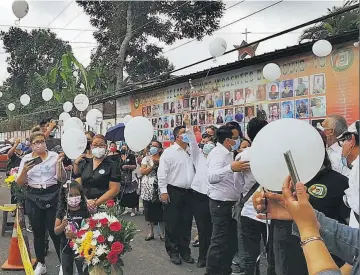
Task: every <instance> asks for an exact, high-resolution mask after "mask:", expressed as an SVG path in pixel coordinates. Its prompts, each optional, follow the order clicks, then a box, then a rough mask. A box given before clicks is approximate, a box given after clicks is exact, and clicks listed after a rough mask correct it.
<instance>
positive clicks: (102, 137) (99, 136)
mask: <svg viewBox="0 0 360 275" xmlns="http://www.w3.org/2000/svg"><path fill="white" fill-rule="evenodd" d="M97 138H98V139H102V140H103V141H104V142H106V139H105V137H104V135H100V134H97V135H95V136H94V137H93V140H94V139H97Z"/></svg>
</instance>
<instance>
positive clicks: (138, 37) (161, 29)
mask: <svg viewBox="0 0 360 275" xmlns="http://www.w3.org/2000/svg"><path fill="white" fill-rule="evenodd" d="M77 3H78V4H79V5H80V6H81V7H83V9H84V11H85V13H86V14H88V15H89V16H90V18H91V19H90V22H91V24H92V25H93V26H94V27H96V28H98V29H99V30H98V31H96V32H95V33H94V37H95V39H96V40H97V41H98V44H99V45H98V48H97V49H96V51H95V52H94V53H93V55H92V65H93V66H94V65H95V64H96V65H97V66H100V67H106V68H108V71H109V73H110V75H109V80H110V81H111V82H113V83H116V88H120V87H121V86H123V85H124V78H125V77H124V72H126V73H127V74H128V75H129V79H130V80H131V81H133V82H137V81H142V80H146V79H149V78H151V77H153V76H156V75H159V74H161V73H164V72H168V71H171V70H172V69H173V66H172V65H171V64H170V62H169V61H168V60H167V59H166V58H165V57H163V56H162V55H161V53H162V47H160V46H159V45H157V44H156V43H154V42H151V41H154V40H155V39H156V40H158V41H161V42H164V43H165V44H167V45H170V44H173V43H174V42H175V41H176V40H177V39H185V38H197V39H199V40H200V39H201V38H202V37H203V36H204V35H209V34H212V32H213V31H214V30H216V29H218V28H219V23H220V18H221V16H222V15H223V11H224V7H225V6H224V4H223V3H221V2H220V1H77ZM154 38H155V39H154Z"/></svg>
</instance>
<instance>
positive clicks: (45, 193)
mask: <svg viewBox="0 0 360 275" xmlns="http://www.w3.org/2000/svg"><path fill="white" fill-rule="evenodd" d="M58 200H59V185H58V184H57V185H54V186H51V187H49V188H47V189H36V188H31V187H28V188H27V193H26V202H25V203H26V205H29V204H31V205H35V206H37V207H38V208H40V209H49V208H52V207H57V204H58ZM30 207H31V206H30Z"/></svg>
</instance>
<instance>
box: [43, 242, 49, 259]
mask: <svg viewBox="0 0 360 275" xmlns="http://www.w3.org/2000/svg"><path fill="white" fill-rule="evenodd" d="M48 252H49V240H46V241H45V251H44V255H45V256H47V254H48Z"/></svg>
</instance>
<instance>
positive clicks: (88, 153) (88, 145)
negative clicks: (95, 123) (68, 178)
mask: <svg viewBox="0 0 360 275" xmlns="http://www.w3.org/2000/svg"><path fill="white" fill-rule="evenodd" d="M85 136H86V140H87V141H86V149H85V151H84V153H83V154H81V155H80V156H79V157H78V158H77V159H76V160H75V161H74V162H73V174H74V178H78V177H79V164H80V162H81V161H83V160H84V159H91V158H92V157H93V155H92V153H91V143H92V140H93V139H94V136H95V133H94V132H92V131H87V132H85Z"/></svg>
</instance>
